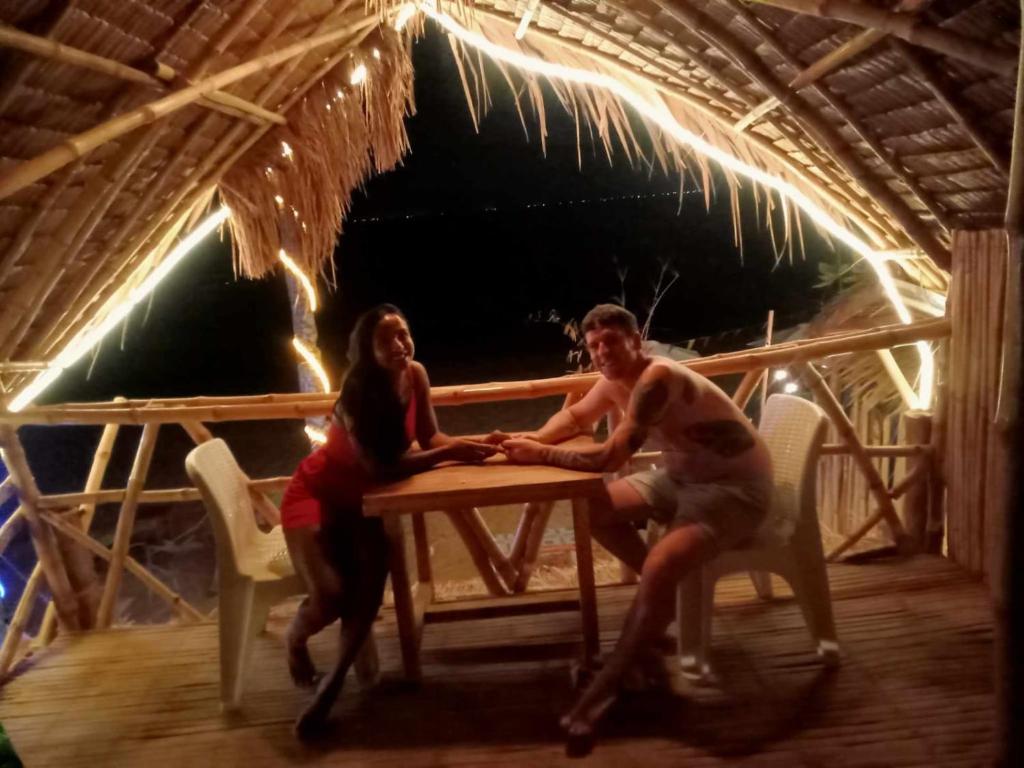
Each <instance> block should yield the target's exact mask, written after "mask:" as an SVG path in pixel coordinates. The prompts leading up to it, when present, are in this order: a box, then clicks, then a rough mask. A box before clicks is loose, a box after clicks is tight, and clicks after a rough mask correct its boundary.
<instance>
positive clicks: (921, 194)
mask: <svg viewBox="0 0 1024 768" xmlns="http://www.w3.org/2000/svg"><path fill="white" fill-rule="evenodd" d="M923 2H924V0H903V2H901V3H900V5H899V8H901V9H902V10H904V11H907V10H912V9H915V8H917V7H918V6H920V5H921V4H922V3H923ZM726 3H727V4H728V6H729V7H730V8H732V9H733V10H734V11H735V12H736V13H737V14H738V15H739V16H740V17H741V18H742V19H744V20H745V21H746V22H747V24H748V25H749V26H750V27H751V29H752V30H753V31H754V33H755V34H757V35H758V36H759V37H760V38H761V39H762V40H764V41H765V43H766V44H767V45H768V46H769V47H770V48H771V49H772V50H773V51H774V52H775V53H776V54H777V55H778V56H779V57H780V58H781V59H782V60H783V61H785V62H786V63H787V64H788V65H789V66H790V67H792V68H793V69H795V70H800V67H801V63H800V60H799V59H797V58H796V56H794V55H793V54H791V53H790V52H789V51H788V50H787V49H786V48H785V46H784V45H783V44H782V42H781V41H780V40H778V39H777V38H776V37H775V35H774V34H773V33H772V31H771V30H770V29H769V28H768V27H767V26H766V25H765V24H764V23H763V22H762V21H761V19H760V18H758V16H757V15H756V14H754V13H753V12H751V11H750V10H749V9H748V8H747V7H746V6H745V5H742V4H741V3H740V2H739V0H726ZM864 34H865V35H870V34H871V32H870V31H869V32H866V33H864ZM854 39H856V38H854ZM853 48H854V49H856V46H853ZM850 55H853V54H850ZM838 59H839V57H838V56H836V57H835V59H834V60H833V61H837V60H838ZM802 74H803V73H802V72H801V73H800V74H798V75H797V78H796V81H797V84H796V85H794V84H793V82H790V83H789V87H790V88H791V89H792V90H793V92H797V91H799V90H800V88H803V87H804V86H805V85H810V86H811V89H812V90H813V92H814V93H815V94H817V95H818V97H819V98H821V99H824V101H825V103H826V104H828V105H829V106H830V107H832V109H834V110H835V111H836V113H837V114H838V115H839V117H840V118H842V119H843V120H844V121H845V122H846V124H847V125H848V126H850V128H851V129H852V130H853V132H854V133H855V134H857V137H858V138H859V139H860V140H861V141H863V142H864V144H865V145H866V146H867V147H868V149H870V150H871V151H872V153H874V155H875V157H877V158H878V159H879V160H881V161H882V163H883V165H885V167H886V168H888V169H889V170H890V171H891V172H892V174H893V175H894V176H896V178H898V179H899V180H900V181H902V182H903V183H904V184H905V185H906V187H907V189H909V190H910V192H911V194H912V195H913V196H914V197H916V198H917V200H918V201H919V202H920V203H921V205H923V206H924V207H925V208H927V209H928V211H929V212H931V214H932V216H934V217H935V220H936V221H937V222H938V223H939V225H940V226H941V227H942V228H943V229H945V230H946V231H949V229H950V223H949V215H948V213H947V212H946V210H945V209H944V208H942V206H940V205H939V204H938V203H937V202H936V201H935V198H934V197H933V196H932V195H931V194H930V193H929V192H928V191H926V190H925V189H924V187H922V186H921V184H920V182H918V180H917V179H916V178H914V176H913V174H911V173H910V172H909V171H908V170H907V169H906V168H905V167H904V166H903V164H902V163H900V161H899V159H898V158H897V157H896V156H895V154H894V153H893V152H891V151H890V150H888V149H886V148H885V147H884V146H883V145H882V143H881V142H880V141H879V140H878V139H877V138H876V137H875V136H874V135H873V134H872V133H871V132H870V131H869V130H868V129H867V127H866V126H865V125H864V124H863V123H862V122H861V119H860V118H859V117H858V116H857V115H856V114H855V113H854V112H853V110H852V109H850V107H849V106H848V105H847V104H846V102H845V101H843V99H842V98H840V97H839V96H837V95H836V94H834V93H833V92H832V91H831V90H829V88H828V87H827V86H826V85H824V84H822V83H817V82H815V81H813V80H811V81H807V82H805V81H804V79H802V78H801V77H800V75H802ZM780 103H781V102H780Z"/></svg>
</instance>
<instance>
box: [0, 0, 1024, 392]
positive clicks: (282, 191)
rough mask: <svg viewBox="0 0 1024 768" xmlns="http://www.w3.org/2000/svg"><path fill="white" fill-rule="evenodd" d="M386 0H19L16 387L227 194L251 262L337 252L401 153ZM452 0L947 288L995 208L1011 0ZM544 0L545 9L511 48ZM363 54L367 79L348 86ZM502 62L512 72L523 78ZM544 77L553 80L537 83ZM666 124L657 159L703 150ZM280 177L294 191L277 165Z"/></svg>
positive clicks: (2, 173)
mask: <svg viewBox="0 0 1024 768" xmlns="http://www.w3.org/2000/svg"><path fill="white" fill-rule="evenodd" d="M381 5H383V6H386V7H385V8H383V9H382V8H381V7H379V6H381ZM369 6H372V7H371V8H370V9H369V10H368V7H367V4H365V3H364V2H363V1H362V0H347V1H346V2H334V1H333V0H234V1H231V0H225V1H224V2H212V0H153V1H151V2H143V1H142V0H72V1H71V2H66V1H57V0H0V22H2V24H3V26H2V27H0V43H2V45H0V361H3V362H0V366H6V367H5V368H3V372H4V373H5V374H6V377H7V378H6V379H5V382H6V384H8V385H11V384H14V385H16V384H17V383H18V381H19V380H21V378H22V377H23V376H25V375H26V374H27V372H28V371H29V370H30V369H31V368H32V367H33V364H35V363H37V362H39V361H46V360H49V359H52V358H53V356H54V355H55V354H56V353H57V352H58V351H59V350H60V349H61V348H62V346H63V345H64V344H66V343H67V341H68V340H69V339H70V338H71V337H72V336H73V335H74V334H75V333H76V332H79V331H80V330H81V329H82V328H83V327H85V326H86V325H87V324H88V323H92V322H96V320H97V317H98V315H99V314H101V313H102V312H101V310H102V309H103V308H104V307H108V306H110V305H111V304H112V303H113V301H114V300H115V298H116V296H117V295H120V294H119V292H121V293H123V292H124V291H125V290H126V285H127V283H126V281H128V280H129V279H132V280H138V279H140V278H141V277H142V276H144V274H145V273H146V271H147V270H149V269H152V268H153V267H154V266H155V265H156V264H157V263H159V260H160V258H161V257H162V255H163V254H164V253H166V252H167V250H168V248H169V247H170V246H171V245H172V244H173V243H174V241H175V239H176V238H177V237H178V236H180V234H181V233H182V232H187V231H188V229H189V228H190V227H191V226H192V225H193V224H194V223H195V222H196V221H198V220H199V218H200V217H201V214H202V213H203V212H204V211H205V210H207V209H208V207H209V206H210V204H211V202H212V201H213V200H214V199H215V195H217V194H218V191H219V199H220V200H222V201H224V202H227V203H229V204H230V206H231V208H232V210H233V211H234V213H235V216H234V221H233V224H232V226H234V227H235V238H234V240H235V245H236V248H237V249H238V252H237V255H238V259H239V265H240V267H241V269H242V271H243V272H244V273H246V274H260V273H262V272H264V271H266V270H268V269H270V268H273V267H274V265H275V264H276V255H277V251H276V249H277V248H278V247H282V248H286V249H288V250H289V252H293V253H298V255H299V256H300V257H301V258H300V263H302V264H303V266H304V267H306V268H307V269H310V270H316V269H320V268H322V267H323V266H324V264H325V260H326V259H327V257H328V256H329V254H330V249H331V248H332V247H333V242H334V238H335V235H336V233H337V231H338V229H339V228H340V226H341V218H342V216H343V215H344V213H345V211H346V210H347V206H348V200H349V194H350V193H351V191H352V189H353V188H354V187H356V186H357V185H358V184H360V183H361V182H362V181H364V180H365V178H366V177H367V176H368V175H370V174H372V173H378V172H382V171H385V170H387V169H389V168H391V167H392V166H393V165H394V164H395V163H397V162H398V161H399V160H400V159H401V157H402V155H403V153H404V152H405V151H406V150H407V143H406V138H405V134H404V128H403V126H402V119H403V117H404V115H405V114H407V113H409V112H410V111H411V110H412V108H413V107H412V101H411V83H412V71H411V63H410V57H409V51H410V46H411V38H412V36H413V35H414V34H415V33H416V32H417V30H418V29H420V28H421V25H422V23H423V22H422V21H420V20H415V21H413V22H412V23H410V24H409V25H408V26H407V27H406V28H405V29H403V31H402V32H401V33H398V32H396V31H395V30H394V29H393V21H394V18H395V13H396V8H397V6H398V3H395V2H393V0H384V1H383V2H382V3H372V2H371V3H369ZM441 7H442V9H443V10H448V11H450V12H451V13H452V14H453V15H455V16H457V17H458V18H460V19H461V20H462V21H463V23H465V24H466V26H467V27H470V28H471V29H475V30H477V31H480V32H482V33H483V34H484V35H485V36H486V37H488V38H489V39H491V40H492V41H495V42H498V43H500V44H502V45H506V46H518V47H519V48H521V49H522V50H523V51H525V52H527V53H530V54H532V55H535V56H539V57H542V58H544V59H546V60H549V61H555V62H559V63H562V64H568V65H570V66H574V67H577V68H587V69H590V70H594V71H600V72H603V73H606V74H611V75H613V76H617V77H623V78H625V79H626V80H628V81H629V82H630V83H631V84H632V85H633V86H634V87H635V88H636V89H638V90H640V91H645V89H646V92H649V93H652V94H653V93H656V94H657V95H658V97H659V98H662V99H663V100H664V103H665V104H666V105H667V106H668V108H669V109H670V111H671V112H672V113H673V114H674V115H675V116H676V118H677V119H678V120H679V122H680V123H681V124H683V125H685V126H687V127H688V128H690V129H691V130H693V131H694V132H697V133H699V134H700V135H702V136H704V137H705V138H707V139H708V140H709V141H710V142H712V143H713V144H715V145H716V146H720V147H722V148H724V149H726V150H728V151H729V152H730V153H732V154H734V155H736V156H739V157H741V158H742V159H744V160H745V161H747V162H749V163H751V164H753V165H756V166H757V167H759V168H763V169H766V170H769V171H770V172H772V173H773V174H777V175H780V176H783V177H785V178H787V179H788V180H789V181H791V182H793V183H794V184H797V185H798V186H800V188H801V189H803V190H804V191H806V193H807V194H808V195H809V196H810V197H812V198H813V199H814V200H815V201H817V202H819V204H820V205H822V206H823V207H824V208H825V209H826V210H828V211H829V212H831V213H832V214H833V215H835V216H837V217H839V218H842V219H845V220H846V221H848V222H850V223H851V224H852V225H853V226H855V227H857V228H858V229H859V231H860V232H864V233H868V236H869V237H870V238H871V239H872V244H873V245H874V247H876V248H879V249H882V250H888V249H892V250H896V249H904V250H907V249H909V250H914V249H916V250H919V251H921V252H923V253H924V254H927V257H929V258H927V259H921V260H919V261H918V262H916V263H917V265H918V267H919V268H918V269H917V270H916V271H914V270H912V271H914V273H913V274H908V275H904V276H903V277H905V278H907V279H910V280H912V281H914V282H917V283H919V284H922V285H925V286H928V287H932V288H939V289H940V290H941V289H942V288H944V284H943V283H944V279H945V278H944V275H943V274H942V273H941V270H940V269H936V267H939V268H942V269H945V268H947V267H948V247H949V242H950V232H951V230H952V229H954V228H981V227H988V226H998V225H999V224H1000V223H1001V221H1002V217H1003V208H1004V206H1005V199H1006V189H1007V175H1008V169H1009V154H1010V150H1009V147H1010V139H1011V134H1012V129H1013V109H1014V88H1015V83H1016V60H1017V54H1018V40H1019V30H1020V16H1019V6H1018V4H1017V1H1016V0H933V1H932V2H929V1H928V0H898V2H897V0H878V1H877V2H872V3H870V4H869V3H868V2H867V0H864V2H861V1H860V0H765V1H764V2H753V3H747V2H743V0H605V1H604V2H596V3H595V2H593V1H592V0H541V2H540V3H537V2H535V0H517V1H515V2H513V1H512V0H476V2H475V3H474V2H466V3H463V2H460V3H457V4H456V3H453V4H452V5H451V6H449V5H447V4H444V3H442V6H441ZM528 8H532V9H533V10H532V11H531V13H532V14H533V17H532V21H531V23H530V28H529V31H528V32H527V35H526V37H525V39H524V40H523V41H521V42H517V41H516V40H515V38H514V36H513V33H514V31H515V29H516V26H517V25H518V24H519V23H520V21H521V19H522V16H523V14H524V12H526V11H527V9H528ZM381 14H384V23H381V20H382V17H381ZM829 16H831V18H830V17H829ZM57 44H60V45H59V46H58V45H57ZM304 46H308V50H307V47H304ZM371 50H377V51H378V54H379V58H375V59H371V58H369V54H370V51H371ZM359 57H362V58H359ZM459 57H460V62H462V63H463V65H466V64H468V65H469V66H468V67H466V66H463V67H462V70H463V72H464V77H465V79H466V85H467V93H468V94H469V95H470V104H471V108H472V109H474V110H476V109H478V108H480V107H481V106H482V105H483V103H484V102H486V99H487V94H486V89H481V88H479V87H478V86H477V85H475V84H474V81H473V79H474V78H475V77H476V76H477V73H478V72H479V56H478V54H477V53H476V52H472V51H467V50H465V49H464V48H463V49H460V50H459ZM364 60H365V61H366V62H367V64H368V65H369V68H370V73H369V75H368V77H367V79H366V82H365V83H364V84H362V85H360V86H358V87H355V86H353V87H350V86H348V85H347V83H348V82H349V81H350V80H351V79H352V75H353V70H354V68H355V67H356V66H357V64H358V63H359V62H360V61H364ZM247 62H253V63H252V64H251V65H247ZM474 62H475V65H474ZM240 65H246V66H241V67H240ZM474 66H475V67H476V69H474ZM506 75H507V76H508V78H509V80H510V82H511V83H512V84H513V86H514V87H516V88H517V89H518V83H517V82H516V80H515V78H518V81H519V82H522V81H523V76H522V75H520V74H517V73H509V72H506ZM794 81H795V84H793V83H794ZM791 84H793V85H791ZM526 86H527V88H526V90H528V91H529V92H530V95H531V97H533V96H534V95H535V94H537V93H539V92H538V91H537V90H536V89H537V85H536V82H535V81H534V80H533V79H527V80H526ZM491 87H498V84H495V83H491ZM558 94H559V98H561V99H562V101H563V103H564V104H565V106H566V107H567V108H568V109H570V110H576V113H577V119H579V120H581V121H582V122H585V123H586V122H589V123H591V124H592V126H595V127H596V131H597V133H599V134H600V135H601V137H602V138H603V139H604V140H606V141H607V140H608V137H609V136H610V135H613V136H617V140H618V141H621V142H622V143H623V144H624V145H626V146H627V147H629V146H630V144H632V146H633V149H632V150H631V151H636V149H637V148H638V147H639V146H640V144H638V143H636V142H635V141H633V140H632V139H631V138H630V137H629V135H628V134H629V131H630V126H629V121H628V120H624V119H623V117H622V115H623V113H622V108H621V106H619V105H617V104H612V103H608V102H607V101H605V102H602V101H601V100H600V98H599V97H598V96H596V95H595V94H593V93H592V92H587V91H581V90H580V89H575V90H572V91H570V90H566V89H564V88H563V89H561V90H559V91H558ZM147 105H149V108H146V109H143V107H147ZM328 113H330V114H328ZM737 126H739V127H737ZM654 133H655V139H656V140H655V142H654V146H655V149H654V150H653V151H654V152H655V154H656V155H657V157H652V158H649V161H650V162H660V163H662V164H665V165H666V166H672V167H677V168H679V167H682V166H684V165H689V166H690V168H691V170H693V168H694V166H693V163H694V162H696V163H697V164H698V166H700V163H701V162H702V161H700V160H699V159H698V160H694V158H692V157H688V156H686V153H685V152H684V151H682V150H681V149H680V148H679V147H678V146H677V145H674V144H673V143H672V142H671V141H670V140H668V139H666V138H664V137H661V138H659V137H658V135H657V131H656V130H655V131H654ZM282 142H284V143H285V144H287V145H288V147H289V148H294V150H295V152H296V153H297V157H296V158H295V159H294V160H293V158H291V157H288V156H285V155H283V154H282V147H283V144H282ZM285 152H287V151H285ZM317 158H321V160H320V161H317ZM269 179H274V184H278V185H280V186H278V187H272V186H270V185H267V184H261V182H263V181H266V180H269ZM271 189H273V190H274V194H271V193H270V190H271ZM278 197H280V199H278ZM282 201H284V202H283V203H282ZM293 208H294V210H293ZM289 213H290V214H292V215H291V217H290V219H289V217H288V215H287V214H289ZM112 297H115V298H112ZM19 365H24V370H22V369H20V368H19ZM11 377H14V378H11Z"/></svg>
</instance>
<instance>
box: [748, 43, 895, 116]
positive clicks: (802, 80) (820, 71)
mask: <svg viewBox="0 0 1024 768" xmlns="http://www.w3.org/2000/svg"><path fill="white" fill-rule="evenodd" d="M884 37H885V33H884V32H880V31H878V30H877V29H867V30H865V31H863V32H861V33H860V34H859V35H857V36H856V37H853V38H851V39H850V40H847V41H846V42H845V43H843V44H842V45H840V46H839V47H838V48H836V49H835V50H832V51H829V52H828V53H826V54H825V55H824V56H822V57H821V58H820V59H818V60H817V61H815V62H813V63H812V64H810V65H809V66H807V68H805V69H803V70H801V71H800V72H799V73H798V74H797V75H796V77H794V78H793V79H792V80H790V81H789V87H790V88H792V89H793V90H794V91H798V90H800V89H801V88H806V87H807V86H808V85H811V84H812V83H815V82H817V81H818V80H820V79H821V78H822V77H824V76H825V75H827V74H828V73H829V72H831V71H833V70H834V69H836V67H838V66H840V65H841V64H844V63H845V62H847V61H849V60H850V59H852V58H853V57H854V56H857V55H859V54H861V53H863V52H864V51H866V50H867V49H868V48H870V47H871V46H873V45H874V44H875V43H877V42H878V41H879V40H881V39H882V38H884ZM781 103H782V102H780V101H779V100H778V99H776V98H775V97H774V96H769V97H768V98H767V99H765V100H764V101H762V102H761V103H760V104H758V105H757V106H756V107H754V108H753V109H752V110H750V111H749V112H748V113H747V114H745V115H744V116H743V117H741V118H740V119H739V120H737V121H736V130H738V131H742V130H744V129H745V128H746V127H747V126H749V125H750V124H751V123H755V122H757V121H758V120H760V119H761V118H762V117H763V116H764V115H766V114H768V113H769V112H771V111H772V110H773V109H775V108H776V107H778V106H779V105H780V104H781Z"/></svg>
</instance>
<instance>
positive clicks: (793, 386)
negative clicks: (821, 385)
mask: <svg viewBox="0 0 1024 768" xmlns="http://www.w3.org/2000/svg"><path fill="white" fill-rule="evenodd" d="M799 389H800V387H799V386H798V385H797V383H796V382H795V381H791V382H789V383H787V384H786V386H784V387H783V388H782V391H783V392H785V393H786V394H787V395H795V394H796V393H797V391H798V390H799Z"/></svg>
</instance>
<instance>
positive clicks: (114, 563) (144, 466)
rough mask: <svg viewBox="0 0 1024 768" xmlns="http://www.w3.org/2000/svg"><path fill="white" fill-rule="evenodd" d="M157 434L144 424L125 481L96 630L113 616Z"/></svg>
mask: <svg viewBox="0 0 1024 768" xmlns="http://www.w3.org/2000/svg"><path fill="white" fill-rule="evenodd" d="M159 430H160V425H159V424H147V425H146V426H145V427H143V429H142V438H141V439H140V440H139V449H138V452H137V453H136V454H135V462H134V463H133V464H132V471H131V475H129V477H128V489H127V493H126V494H125V498H124V503H123V504H122V505H121V512H120V514H119V515H118V517H117V529H116V530H115V532H114V544H113V546H112V547H111V555H112V556H111V559H110V567H109V569H108V570H107V581H106V584H104V585H103V597H102V598H101V599H100V607H99V610H98V611H97V615H96V626H97V627H98V628H100V629H106V628H107V627H109V626H110V623H111V620H112V618H113V615H114V606H115V603H116V602H117V591H118V588H119V587H120V586H121V574H122V573H123V571H124V563H125V560H126V559H127V557H128V547H129V546H130V545H131V536H132V529H133V528H134V527H135V511H136V509H138V497H139V494H140V493H141V492H142V488H143V486H144V485H145V483H146V475H147V474H148V473H149V463H150V461H151V460H152V458H153V449H154V448H155V447H156V438H157V434H158V432H159Z"/></svg>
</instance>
